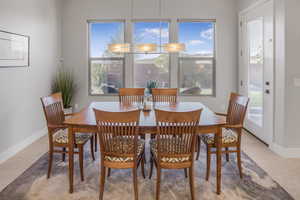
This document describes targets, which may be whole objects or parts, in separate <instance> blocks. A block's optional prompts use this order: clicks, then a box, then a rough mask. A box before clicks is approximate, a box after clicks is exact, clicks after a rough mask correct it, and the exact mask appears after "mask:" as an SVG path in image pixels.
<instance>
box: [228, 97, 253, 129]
mask: <svg viewBox="0 0 300 200" xmlns="http://www.w3.org/2000/svg"><path fill="white" fill-rule="evenodd" d="M248 103H249V98H248V97H245V96H242V95H239V94H236V93H231V95H230V100H229V106H228V111H227V118H226V119H227V124H229V125H242V124H243V123H244V119H245V115H246V111H247V107H248Z"/></svg>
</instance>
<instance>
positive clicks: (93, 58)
mask: <svg viewBox="0 0 300 200" xmlns="http://www.w3.org/2000/svg"><path fill="white" fill-rule="evenodd" d="M97 22H98V23H109V22H112V23H114V22H121V23H123V27H124V32H123V34H124V42H126V21H125V20H121V19H116V20H113V19H108V20H87V35H88V45H87V47H88V95H89V96H118V94H117V93H111V94H93V93H92V80H91V71H92V70H91V68H92V61H97V60H99V61H103V60H104V61H105V60H108V61H109V60H111V61H116V60H121V61H122V63H123V64H122V70H121V73H122V79H123V80H122V84H123V87H125V82H126V81H125V62H126V59H125V58H126V55H125V54H122V56H119V57H91V45H90V44H91V24H93V23H97Z"/></svg>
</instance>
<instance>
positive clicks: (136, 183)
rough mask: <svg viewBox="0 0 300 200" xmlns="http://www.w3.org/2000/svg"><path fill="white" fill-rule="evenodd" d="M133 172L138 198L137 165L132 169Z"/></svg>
mask: <svg viewBox="0 0 300 200" xmlns="http://www.w3.org/2000/svg"><path fill="white" fill-rule="evenodd" d="M132 173H133V190H134V199H135V200H138V199H139V193H138V180H137V167H136V166H134V168H133V169H132Z"/></svg>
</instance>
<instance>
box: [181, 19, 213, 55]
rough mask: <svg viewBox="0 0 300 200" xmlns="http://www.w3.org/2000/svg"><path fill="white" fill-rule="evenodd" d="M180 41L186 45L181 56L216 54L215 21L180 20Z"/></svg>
mask: <svg viewBox="0 0 300 200" xmlns="http://www.w3.org/2000/svg"><path fill="white" fill-rule="evenodd" d="M178 26H179V42H180V43H184V44H185V46H186V50H185V52H183V53H181V54H180V56H181V57H186V56H192V57H196V56H197V57H213V56H214V27H215V23H214V22H180V23H179V25H178Z"/></svg>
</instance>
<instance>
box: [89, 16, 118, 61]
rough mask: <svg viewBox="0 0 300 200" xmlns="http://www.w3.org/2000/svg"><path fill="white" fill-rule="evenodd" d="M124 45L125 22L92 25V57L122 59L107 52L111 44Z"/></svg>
mask: <svg viewBox="0 0 300 200" xmlns="http://www.w3.org/2000/svg"><path fill="white" fill-rule="evenodd" d="M112 43H124V23H123V22H95V23H90V56H91V57H92V58H94V57H113V56H114V57H120V55H118V54H113V53H111V52H109V51H108V50H107V47H108V45H109V44H112Z"/></svg>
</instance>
